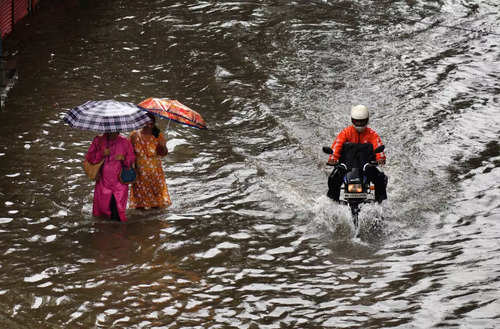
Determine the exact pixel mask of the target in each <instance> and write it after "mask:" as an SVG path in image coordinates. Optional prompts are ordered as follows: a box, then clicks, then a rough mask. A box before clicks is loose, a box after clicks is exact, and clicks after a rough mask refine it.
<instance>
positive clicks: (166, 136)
mask: <svg viewBox="0 0 500 329" xmlns="http://www.w3.org/2000/svg"><path fill="white" fill-rule="evenodd" d="M170 121H172V119H168V124H167V131H166V135H165V139H166V140H168V128H169V127H170Z"/></svg>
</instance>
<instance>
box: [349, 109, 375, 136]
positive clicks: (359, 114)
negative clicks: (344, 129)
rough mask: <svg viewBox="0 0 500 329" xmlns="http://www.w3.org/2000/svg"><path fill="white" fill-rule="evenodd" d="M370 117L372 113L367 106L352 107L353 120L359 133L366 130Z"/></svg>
mask: <svg viewBox="0 0 500 329" xmlns="http://www.w3.org/2000/svg"><path fill="white" fill-rule="evenodd" d="M369 118H370V113H369V112H368V109H367V108H366V106H364V105H356V106H353V107H352V108H351V121H352V124H353V126H354V128H356V130H357V131H358V133H362V132H363V131H364V130H365V128H366V125H368V119H369Z"/></svg>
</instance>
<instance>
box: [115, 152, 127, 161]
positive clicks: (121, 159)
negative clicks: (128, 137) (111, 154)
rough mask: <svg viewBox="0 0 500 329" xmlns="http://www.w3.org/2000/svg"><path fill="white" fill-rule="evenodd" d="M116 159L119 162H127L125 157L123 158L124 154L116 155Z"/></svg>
mask: <svg viewBox="0 0 500 329" xmlns="http://www.w3.org/2000/svg"><path fill="white" fill-rule="evenodd" d="M115 159H116V160H118V161H123V160H125V157H124V156H123V154H117V155H115Z"/></svg>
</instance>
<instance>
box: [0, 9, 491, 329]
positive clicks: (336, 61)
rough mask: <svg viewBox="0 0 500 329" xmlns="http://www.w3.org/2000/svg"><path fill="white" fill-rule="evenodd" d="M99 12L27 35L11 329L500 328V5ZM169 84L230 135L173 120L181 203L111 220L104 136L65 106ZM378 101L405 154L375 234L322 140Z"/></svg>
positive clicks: (391, 139) (16, 134)
mask: <svg viewBox="0 0 500 329" xmlns="http://www.w3.org/2000/svg"><path fill="white" fill-rule="evenodd" d="M85 3H86V5H83V4H77V3H75V4H73V6H69V5H67V6H65V7H61V6H57V5H56V6H55V7H54V8H49V7H48V6H46V7H42V9H41V10H40V11H39V12H38V13H37V15H35V16H33V17H31V18H28V20H27V21H26V22H25V23H23V24H26V25H27V27H26V29H24V28H22V27H20V28H19V29H18V30H17V31H16V33H15V34H13V35H12V37H11V38H10V39H8V40H6V46H7V47H11V48H12V49H16V50H19V55H18V57H19V58H18V65H19V68H18V69H19V81H18V82H17V84H16V86H15V87H14V88H13V89H12V90H11V91H10V92H9V98H8V99H7V102H6V104H5V109H4V111H3V112H0V115H1V116H2V123H1V133H0V163H1V166H0V176H1V177H2V178H3V179H2V184H1V185H0V232H1V233H2V240H1V242H0V245H1V247H2V248H1V250H2V257H3V258H2V259H3V261H2V262H1V263H0V278H1V279H2V280H1V281H0V282H1V284H0V306H2V309H3V310H4V311H3V312H2V313H1V315H0V323H2V324H3V327H6V328H33V327H40V324H41V323H43V325H42V326H47V327H98V328H101V327H102V328H109V327H120V328H122V327H123V328H154V327H159V328H181V327H182V328H188V327H189V328H194V327H203V328H209V327H210V328H236V327H241V328H284V327H286V328H354V327H356V328H386V327H401V328H408V327H415V328H429V327H454V326H460V327H464V328H481V329H482V328H494V327H495V325H496V322H495V320H496V319H497V318H498V317H499V316H500V312H499V311H498V310H500V305H499V304H500V303H499V296H498V291H499V289H500V282H499V280H498V275H496V273H497V269H498V266H499V265H500V263H499V261H498V259H499V257H498V255H499V253H500V249H499V248H498V238H497V237H496V232H498V231H499V229H500V228H499V227H498V223H497V222H498V221H496V220H495V219H496V218H498V216H499V210H498V209H500V205H499V200H500V199H499V197H498V182H499V181H500V172H499V170H498V161H499V157H500V154H499V150H498V137H499V135H498V129H497V127H498V124H500V122H499V120H500V115H499V114H500V113H498V112H499V110H498V109H499V108H500V107H499V106H498V97H497V90H498V78H499V76H500V72H499V71H498V56H497V54H498V46H497V44H498V42H497V41H498V40H497V39H498V37H496V34H499V33H500V31H498V24H497V21H498V11H497V10H496V7H495V6H496V3H493V2H492V1H483V2H481V4H479V5H478V6H475V7H474V9H471V8H470V6H468V5H467V4H466V3H459V2H456V1H441V2H439V3H433V4H430V3H428V2H425V1H413V2H411V3H409V2H408V3H392V4H389V3H378V4H376V5H375V4H372V5H370V6H368V7H367V6H366V4H364V3H362V2H359V1H348V2H345V3H343V4H342V6H340V5H338V4H336V3H333V2H332V1H310V2H304V3H296V2H282V3H279V4H277V3H276V2H272V1H261V2H258V3H250V2H241V1H236V2H217V3H207V2H196V1H195V2H177V3H174V2H170V1H163V2H161V3H159V2H158V3H154V4H153V5H152V3H151V2H146V1H136V2H134V4H127V6H123V5H121V4H119V3H118V2H116V1H110V2H105V3H101V2H96V1H87V2H85ZM89 17H92V19H91V20H89ZM47 22H53V23H52V24H47ZM28 25H29V26H28ZM447 26H448V27H447ZM450 26H451V27H455V28H450ZM481 29H483V32H482V33H479V30H481ZM484 29H486V30H484ZM33 31H35V34H33ZM488 31H491V32H494V33H492V34H488V33H487V32H488ZM495 33H496V34H495ZM33 35H35V36H36V37H33ZM151 96H156V97H172V98H176V99H179V100H180V101H181V102H183V103H185V104H189V105H190V107H192V108H193V109H196V110H197V111H198V112H200V113H201V114H202V115H203V117H204V118H205V119H206V120H207V123H208V124H209V126H210V129H209V130H207V131H200V130H196V129H191V128H189V127H185V126H182V125H178V124H174V123H172V124H170V125H168V124H166V123H165V122H161V123H160V124H161V125H162V128H163V129H166V127H167V125H168V129H169V130H168V134H167V137H168V142H167V145H168V148H169V150H170V154H169V156H168V157H167V158H166V159H165V160H164V169H165V172H166V176H167V184H168V186H169V191H170V193H171V197H172V201H173V206H172V207H170V208H169V209H168V210H166V211H151V212H140V211H135V210H129V213H128V217H129V222H127V223H126V224H122V223H116V222H109V221H102V220H99V219H95V218H93V217H92V216H91V208H92V191H93V185H92V182H89V181H88V180H87V179H86V177H85V175H84V173H83V170H82V167H81V165H82V159H83V156H84V154H85V152H86V150H87V149H88V147H89V145H90V142H91V140H92V138H93V137H94V134H93V133H92V132H85V131H78V130H72V129H70V128H69V127H67V126H65V125H64V123H63V122H62V114H63V113H64V111H65V110H66V109H68V108H71V107H73V106H75V105H78V104H81V103H83V102H84V101H86V100H91V99H110V98H114V99H117V100H123V101H131V102H139V101H141V100H142V99H144V98H146V97H151ZM357 103H365V104H367V105H369V107H370V108H371V109H372V116H371V120H370V124H371V125H372V126H373V127H374V128H375V129H376V130H377V131H378V132H379V133H380V134H381V135H382V138H383V140H384V142H385V143H386V146H387V155H388V165H387V166H385V167H384V168H383V170H384V171H385V173H386V174H387V175H388V176H389V188H388V193H389V200H388V201H387V202H384V203H383V204H382V205H367V206H364V207H363V209H362V212H361V214H360V224H361V225H360V231H359V236H358V237H356V238H355V237H354V236H355V231H354V227H353V225H352V222H351V220H350V214H349V210H348V209H347V208H346V207H341V206H337V205H334V204H332V203H331V202H330V201H329V199H328V198H326V197H325V195H324V193H325V192H326V179H327V175H328V174H329V172H328V169H325V168H324V167H325V166H324V163H325V161H326V158H325V156H324V155H323V154H322V153H321V146H323V145H328V144H330V143H331V141H332V138H333V137H334V135H335V134H336V133H337V132H338V131H339V130H340V129H341V128H343V127H344V126H345V125H346V124H348V111H349V108H350V106H351V105H352V104H357Z"/></svg>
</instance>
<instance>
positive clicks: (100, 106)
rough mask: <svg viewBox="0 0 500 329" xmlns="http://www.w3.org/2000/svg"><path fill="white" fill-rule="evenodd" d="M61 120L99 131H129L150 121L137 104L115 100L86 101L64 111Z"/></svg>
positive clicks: (73, 125)
mask: <svg viewBox="0 0 500 329" xmlns="http://www.w3.org/2000/svg"><path fill="white" fill-rule="evenodd" d="M63 120H64V121H65V122H66V123H67V124H69V125H70V126H71V127H74V128H78V129H82V130H91V131H96V132H101V133H111V132H120V131H131V130H135V129H139V128H141V127H143V126H144V125H145V124H146V123H148V122H150V121H151V119H150V118H149V117H148V116H147V114H146V112H144V111H143V110H142V109H141V108H140V107H138V106H137V105H135V104H133V103H128V102H118V101H115V100H104V101H89V102H86V103H84V104H82V105H80V106H77V107H75V108H73V109H71V110H69V111H68V112H66V113H65V114H64V118H63Z"/></svg>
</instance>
